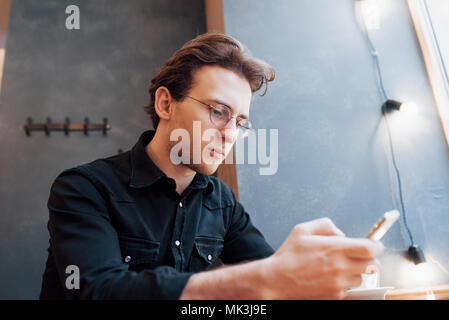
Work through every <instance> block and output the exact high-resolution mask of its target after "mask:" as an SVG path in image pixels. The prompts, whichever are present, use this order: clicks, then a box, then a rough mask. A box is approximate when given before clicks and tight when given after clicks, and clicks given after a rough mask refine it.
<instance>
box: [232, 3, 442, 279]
mask: <svg viewBox="0 0 449 320" xmlns="http://www.w3.org/2000/svg"><path fill="white" fill-rule="evenodd" d="M354 2H355V1H353V0H339V1H335V0H300V1H297V0H281V1H259V0H248V1H237V0H224V15H225V25H226V31H227V32H228V33H229V34H230V35H232V36H235V37H237V38H238V39H239V40H241V41H242V42H243V43H245V44H246V45H247V46H248V47H249V49H250V50H251V51H252V52H253V53H254V55H256V56H257V57H259V58H261V59H264V60H266V61H267V62H268V63H270V64H271V65H272V66H274V68H275V69H276V72H277V74H276V80H275V81H274V82H273V83H272V84H271V85H270V87H269V90H268V94H267V95H266V96H265V97H259V96H257V95H255V96H254V99H253V106H252V109H251V118H252V120H253V123H254V124H255V126H256V127H258V128H266V129H278V130H279V169H278V172H277V173H276V174H275V175H272V176H261V175H259V166H257V165H250V164H246V165H239V166H238V167H237V173H238V183H239V192H240V200H241V202H242V203H243V204H244V205H245V207H246V209H247V211H248V212H250V214H251V215H252V216H253V219H254V222H255V224H256V225H257V226H258V227H259V228H260V229H261V230H262V231H263V233H264V234H265V235H266V237H267V239H268V241H269V242H270V243H271V244H272V245H273V246H274V247H275V248H277V247H279V246H280V245H281V243H282V242H283V240H284V239H285V238H286V236H287V235H288V233H289V232H290V230H291V228H292V227H293V226H294V225H295V224H296V223H300V222H303V221H307V220H311V219H315V218H319V217H323V216H328V217H330V218H331V219H332V220H333V221H334V222H335V223H336V224H337V226H339V227H340V228H341V229H342V230H343V231H344V232H345V233H346V235H348V236H354V237H363V236H365V235H366V233H367V232H368V230H369V229H370V228H371V227H372V225H373V224H374V223H375V222H376V221H377V220H378V219H379V218H380V216H381V215H382V214H383V213H384V212H385V211H388V210H391V209H393V208H394V206H393V201H392V196H391V194H390V188H389V173H388V172H389V171H388V170H389V166H390V167H391V159H390V154H389V151H388V144H387V138H386V131H385V127H384V126H383V125H382V124H381V109H380V108H381V105H382V103H383V101H382V98H381V96H380V94H379V90H378V87H377V84H376V74H375V70H374V66H373V61H372V57H371V55H370V51H369V50H368V46H367V44H366V42H365V40H364V38H363V36H362V33H361V32H360V30H359V28H358V25H357V24H356V20H355V15H354ZM377 3H378V4H379V8H380V13H381V14H380V28H379V29H378V30H372V31H371V36H372V39H373V42H374V44H375V46H376V47H377V50H378V52H379V55H380V63H381V67H382V72H383V75H384V80H385V87H386V90H387V93H388V95H389V96H390V97H391V98H395V99H398V100H402V101H414V102H415V103H416V105H417V107H418V114H417V115H416V116H412V117H411V118H410V117H408V118H407V117H401V116H400V115H399V114H394V115H392V118H391V119H390V120H391V121H392V122H391V126H392V134H393V141H394V146H395V153H396V158H397V159H396V160H397V163H398V167H399V170H400V172H401V178H402V182H403V194H404V202H405V208H406V212H407V221H408V225H409V227H410V229H411V231H412V234H413V237H414V238H415V241H416V243H418V244H419V245H421V246H422V247H424V249H425V253H426V254H427V256H428V260H430V258H433V259H436V260H437V261H439V262H440V263H441V266H442V267H444V268H446V269H448V267H449V263H448V261H449V247H448V246H447V243H448V240H449V236H448V230H449V216H448V214H447V213H448V209H449V158H448V146H447V145H446V144H445V141H444V138H443V133H442V128H441V126H440V122H439V119H438V116H437V113H436V108H435V105H434V101H433V97H432V93H431V89H430V85H429V82H428V79H427V77H426V71H425V67H424V64H423V59H422V57H421V53H420V49H419V44H418V43H417V39H416V36H415V33H414V29H413V26H412V23H411V19H410V17H409V13H408V9H407V6H406V2H405V1H402V0H379V1H377ZM404 119H406V120H404ZM404 121H405V123H404ZM401 123H402V124H401ZM384 150H386V152H384ZM391 170H392V169H391ZM392 178H393V189H394V191H395V192H396V196H397V183H396V180H395V176H394V175H393V177H392ZM397 199H398V196H397ZM397 201H398V200H397ZM401 232H402V233H401ZM383 242H384V244H385V247H386V253H385V255H384V257H382V259H381V262H382V264H383V271H382V275H381V276H382V277H381V284H382V285H393V286H397V287H399V286H408V285H410V286H412V285H416V283H415V282H413V281H408V280H410V279H408V280H407V281H403V282H401V281H402V280H401V276H402V275H403V274H404V272H403V271H401V269H400V268H399V265H400V264H401V263H402V258H401V253H402V252H403V250H405V249H406V248H407V247H408V245H409V239H408V236H407V234H406V232H405V229H404V225H403V223H402V224H401V225H400V224H396V225H395V226H394V227H393V228H392V230H391V231H390V232H389V234H387V235H386V237H385V238H384V241H383ZM432 266H433V268H434V269H436V270H434V271H433V272H434V274H435V276H436V279H435V280H432V281H431V282H429V284H430V283H441V282H443V283H444V282H447V274H446V273H444V272H443V271H442V270H441V268H439V267H437V265H436V264H435V263H433V264H432ZM409 278H410V277H409Z"/></svg>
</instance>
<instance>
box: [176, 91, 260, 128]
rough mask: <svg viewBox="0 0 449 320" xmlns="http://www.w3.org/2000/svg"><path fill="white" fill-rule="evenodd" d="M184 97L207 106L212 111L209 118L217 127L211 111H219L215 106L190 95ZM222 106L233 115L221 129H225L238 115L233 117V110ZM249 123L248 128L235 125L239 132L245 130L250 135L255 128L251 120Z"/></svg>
mask: <svg viewBox="0 0 449 320" xmlns="http://www.w3.org/2000/svg"><path fill="white" fill-rule="evenodd" d="M184 97H186V98H190V99H192V100H195V101H196V102H199V103H201V104H203V105H205V106H206V107H208V108H209V110H210V112H209V118H210V121H211V122H212V123H213V124H214V125H216V124H215V122H214V121H213V120H212V111H211V110H212V109H214V110H217V109H216V106H213V105H211V104H209V103H206V102H203V101H201V100H198V99H196V98H194V97H191V96H189V95H184ZM220 104H221V105H223V106H225V107H226V108H227V109H228V110H229V114H230V115H231V117H230V118H229V119H228V121H227V122H226V123H225V124H224V125H223V126H222V127H221V128H224V127H226V126H227V125H228V123H229V121H231V120H232V119H233V118H237V116H238V115H233V116H232V111H231V108H230V107H229V106H227V105H225V104H224V103H220ZM248 123H249V124H250V125H249V126H248V127H247V126H243V125H240V127H239V124H238V122H237V121H236V123H235V124H236V128H237V129H238V130H240V129H242V128H243V130H244V131H246V132H248V133H249V132H250V131H253V130H254V128H253V126H252V123H251V122H250V121H249V120H247V124H248ZM216 126H217V127H220V126H218V125H216Z"/></svg>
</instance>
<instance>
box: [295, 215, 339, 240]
mask: <svg viewBox="0 0 449 320" xmlns="http://www.w3.org/2000/svg"><path fill="white" fill-rule="evenodd" d="M296 227H297V228H298V229H299V230H300V232H301V233H303V234H309V235H320V236H342V237H344V236H345V234H344V233H343V231H341V230H340V229H338V228H337V226H336V225H335V224H334V223H333V222H332V220H331V219H329V218H321V219H316V220H312V221H308V222H304V223H301V224H298V225H297V226H296Z"/></svg>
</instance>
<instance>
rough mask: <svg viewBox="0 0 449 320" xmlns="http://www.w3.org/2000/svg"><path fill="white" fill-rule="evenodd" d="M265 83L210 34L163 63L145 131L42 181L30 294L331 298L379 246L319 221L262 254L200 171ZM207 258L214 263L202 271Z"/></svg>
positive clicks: (226, 147)
mask: <svg viewBox="0 0 449 320" xmlns="http://www.w3.org/2000/svg"><path fill="white" fill-rule="evenodd" d="M273 79H274V71H273V69H272V68H271V67H270V66H268V65H267V64H266V63H264V62H262V61H260V60H257V59H254V58H252V57H251V56H249V54H248V53H247V52H246V51H245V49H244V47H243V46H242V45H241V44H240V43H239V42H238V41H237V40H235V39H233V38H232V37H229V36H226V35H222V34H205V35H201V36H199V37H197V38H195V39H193V40H191V41H189V42H187V43H186V44H185V45H184V46H183V47H182V48H181V49H180V50H178V51H177V52H176V53H175V54H174V55H173V56H172V57H171V58H170V59H169V60H167V61H166V62H165V63H164V65H163V66H162V68H161V69H160V71H159V72H158V74H157V75H156V76H155V77H154V78H153V80H152V84H151V87H150V96H151V100H150V104H149V106H147V107H146V110H147V111H148V113H149V114H150V115H151V118H152V120H153V124H154V127H155V128H156V130H155V131H146V132H144V133H143V134H142V135H141V137H140V139H139V141H138V142H137V144H136V145H135V146H134V147H133V148H132V150H131V151H128V152H125V153H122V154H119V155H116V156H113V157H110V158H106V159H98V160H96V161H93V162H91V163H89V164H85V165H81V166H78V167H76V168H72V169H69V170H66V171H64V172H63V173H61V174H60V175H59V176H58V177H57V179H56V180H55V182H54V183H53V186H52V189H51V194H50V198H49V201H48V208H49V212H50V218H49V223H48V229H49V232H50V247H49V249H48V251H49V256H48V260H47V265H46V270H45V272H44V275H43V284H42V291H41V296H40V297H41V299H340V298H343V297H344V296H345V292H346V290H347V289H348V288H351V287H355V286H358V285H360V283H361V273H363V272H364V271H365V270H366V268H367V267H368V266H369V265H375V264H376V263H375V261H374V259H375V257H376V256H378V255H380V254H381V253H382V250H383V247H382V245H381V244H380V243H378V242H374V241H371V240H367V239H352V238H347V237H345V236H344V234H343V233H342V232H341V231H340V230H339V229H338V228H337V227H336V226H335V225H334V224H333V223H332V222H331V221H330V220H329V219H327V218H324V219H319V220H315V221H311V222H307V223H303V224H298V225H297V226H295V227H294V228H293V230H292V232H291V233H290V235H289V236H288V237H287V239H286V240H285V242H284V243H283V244H282V246H281V247H280V248H279V249H278V250H277V251H276V252H274V250H273V249H272V248H271V247H270V245H269V244H268V243H267V242H266V241H265V239H264V237H263V236H262V234H261V233H260V232H259V231H258V230H257V229H256V228H255V227H254V226H253V225H252V223H251V220H250V218H249V215H248V214H247V213H246V212H245V210H244V208H243V206H242V205H241V204H240V203H239V202H238V201H236V199H235V196H234V194H233V193H232V191H231V190H230V189H229V188H228V187H227V186H226V185H225V184H223V183H222V182H221V181H219V180H218V179H217V178H215V177H213V176H210V175H211V174H212V173H214V172H215V171H216V169H217V167H218V165H219V164H220V163H221V162H222V161H223V159H224V158H225V157H226V155H227V154H228V153H229V151H230V150H231V148H232V145H233V144H234V142H235V140H236V138H237V136H238V133H244V132H245V131H247V130H249V129H250V128H251V125H250V122H249V120H248V119H249V111H250V102H251V96H252V93H253V92H256V91H258V90H259V89H260V88H261V87H262V86H263V85H264V84H265V85H267V83H268V82H269V81H272V80H273ZM265 90H266V88H265ZM198 128H200V131H201V137H204V135H205V134H206V132H207V133H208V134H207V136H208V139H204V140H203V138H201V137H200V138H198V135H195V130H198ZM179 133H186V135H181V137H185V136H187V137H189V139H188V140H187V142H186V140H185V139H181V141H179V137H180V136H179ZM192 137H193V138H192ZM195 137H196V138H195ZM173 138H174V139H173ZM195 139H196V140H195ZM173 140H174V141H173ZM180 146H181V148H180ZM198 150H200V151H201V152H200V156H199V155H198ZM179 159H181V160H179ZM273 214H274V213H273ZM275 218H276V217H273V219H275ZM218 258H219V259H220V260H221V261H222V262H223V263H224V266H221V267H219V268H215V269H213V270H209V266H211V265H212V263H213V262H214V261H216V259H218ZM75 271H76V272H75Z"/></svg>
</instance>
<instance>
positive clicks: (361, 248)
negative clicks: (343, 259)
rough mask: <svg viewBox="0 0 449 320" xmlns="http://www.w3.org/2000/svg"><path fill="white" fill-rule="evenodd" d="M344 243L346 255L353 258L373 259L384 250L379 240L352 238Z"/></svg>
mask: <svg viewBox="0 0 449 320" xmlns="http://www.w3.org/2000/svg"><path fill="white" fill-rule="evenodd" d="M352 240H355V241H348V242H347V243H346V244H344V248H343V250H344V252H345V254H346V256H348V257H349V258H353V259H374V258H375V257H377V256H380V255H381V254H382V253H383V251H384V246H383V245H382V243H381V242H379V241H373V240H369V239H352Z"/></svg>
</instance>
